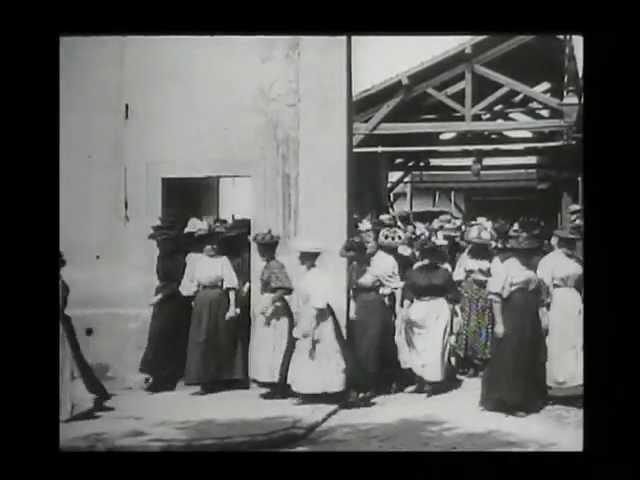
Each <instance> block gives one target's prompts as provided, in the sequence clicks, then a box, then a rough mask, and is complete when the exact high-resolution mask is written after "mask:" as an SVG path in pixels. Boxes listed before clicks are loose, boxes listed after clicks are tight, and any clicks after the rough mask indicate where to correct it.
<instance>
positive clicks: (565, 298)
mask: <svg viewBox="0 0 640 480" xmlns="http://www.w3.org/2000/svg"><path fill="white" fill-rule="evenodd" d="M554 234H555V235H556V237H557V238H558V245H557V249H556V250H555V251H554V252H553V253H551V254H549V255H553V261H552V262H549V261H547V262H546V263H545V264H544V265H540V266H539V267H538V276H539V277H540V278H541V279H542V280H543V281H544V282H545V284H546V285H547V287H548V288H549V289H550V291H551V299H550V302H549V305H548V309H549V314H548V318H549V333H548V335H547V386H548V387H549V395H550V396H551V397H555V398H561V397H564V398H574V399H579V398H580V397H581V396H582V385H583V349H582V344H583V304H582V297H581V295H580V285H579V284H580V283H581V278H582V275H583V268H582V264H581V262H580V261H579V259H578V258H577V255H576V243H577V241H578V240H579V239H580V238H582V235H581V232H580V231H578V229H576V228H572V227H569V228H565V229H561V230H556V231H555V232H554ZM545 258H547V259H548V256H547V257H545ZM540 263H541V264H542V262H540Z"/></svg>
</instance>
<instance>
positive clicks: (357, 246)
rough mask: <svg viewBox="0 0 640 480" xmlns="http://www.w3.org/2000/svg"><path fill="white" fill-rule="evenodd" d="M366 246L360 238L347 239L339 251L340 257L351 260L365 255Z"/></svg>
mask: <svg viewBox="0 0 640 480" xmlns="http://www.w3.org/2000/svg"><path fill="white" fill-rule="evenodd" d="M366 251H367V246H366V244H365V243H364V240H363V239H362V237H360V236H355V237H351V238H349V239H347V241H346V242H344V245H343V246H342V248H341V249H340V256H341V257H345V258H352V257H355V256H356V255H358V254H362V253H365V252H366Z"/></svg>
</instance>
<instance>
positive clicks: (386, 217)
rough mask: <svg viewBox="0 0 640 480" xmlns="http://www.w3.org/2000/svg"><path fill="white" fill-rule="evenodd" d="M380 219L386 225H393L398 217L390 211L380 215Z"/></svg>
mask: <svg viewBox="0 0 640 480" xmlns="http://www.w3.org/2000/svg"><path fill="white" fill-rule="evenodd" d="M378 221H379V222H380V223H381V224H382V225H384V226H385V227H393V226H395V224H396V219H395V218H394V217H393V215H391V214H390V213H383V214H382V215H380V216H379V217H378Z"/></svg>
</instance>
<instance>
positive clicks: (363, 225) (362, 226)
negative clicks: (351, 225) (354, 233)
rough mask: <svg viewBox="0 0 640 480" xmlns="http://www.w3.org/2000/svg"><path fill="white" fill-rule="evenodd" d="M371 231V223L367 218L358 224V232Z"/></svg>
mask: <svg viewBox="0 0 640 480" xmlns="http://www.w3.org/2000/svg"><path fill="white" fill-rule="evenodd" d="M371 230H373V223H372V222H371V220H369V219H368V218H363V219H362V220H360V221H359V222H358V231H359V232H369V231H371Z"/></svg>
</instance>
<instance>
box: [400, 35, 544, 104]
mask: <svg viewBox="0 0 640 480" xmlns="http://www.w3.org/2000/svg"><path fill="white" fill-rule="evenodd" d="M534 38H535V35H521V36H517V37H514V38H512V39H510V40H507V41H506V42H503V43H501V44H500V45H498V46H496V47H494V48H492V49H491V50H488V51H486V52H485V53H482V54H480V55H478V56H477V57H473V58H472V59H471V61H472V62H473V63H474V64H476V65H481V64H483V63H487V62H490V61H491V60H493V59H495V58H497V57H499V56H501V55H504V54H505V53H507V52H509V51H511V50H513V49H514V48H516V47H519V46H520V45H522V44H524V43H527V42H528V41H530V40H532V39H534ZM464 68H465V65H464V64H463V65H458V66H456V67H453V68H451V69H449V70H447V71H445V72H443V73H441V74H440V75H437V76H435V77H433V78H431V79H429V80H426V81H424V82H422V83H419V84H417V85H416V86H415V87H413V88H412V89H411V92H410V93H409V94H408V96H407V99H411V98H413V97H415V96H416V95H420V94H421V93H424V92H425V90H426V89H427V88H430V87H436V86H438V85H440V84H441V83H442V82H446V81H447V80H449V79H451V78H453V77H455V76H456V75H460V74H462V73H463V72H464Z"/></svg>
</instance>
